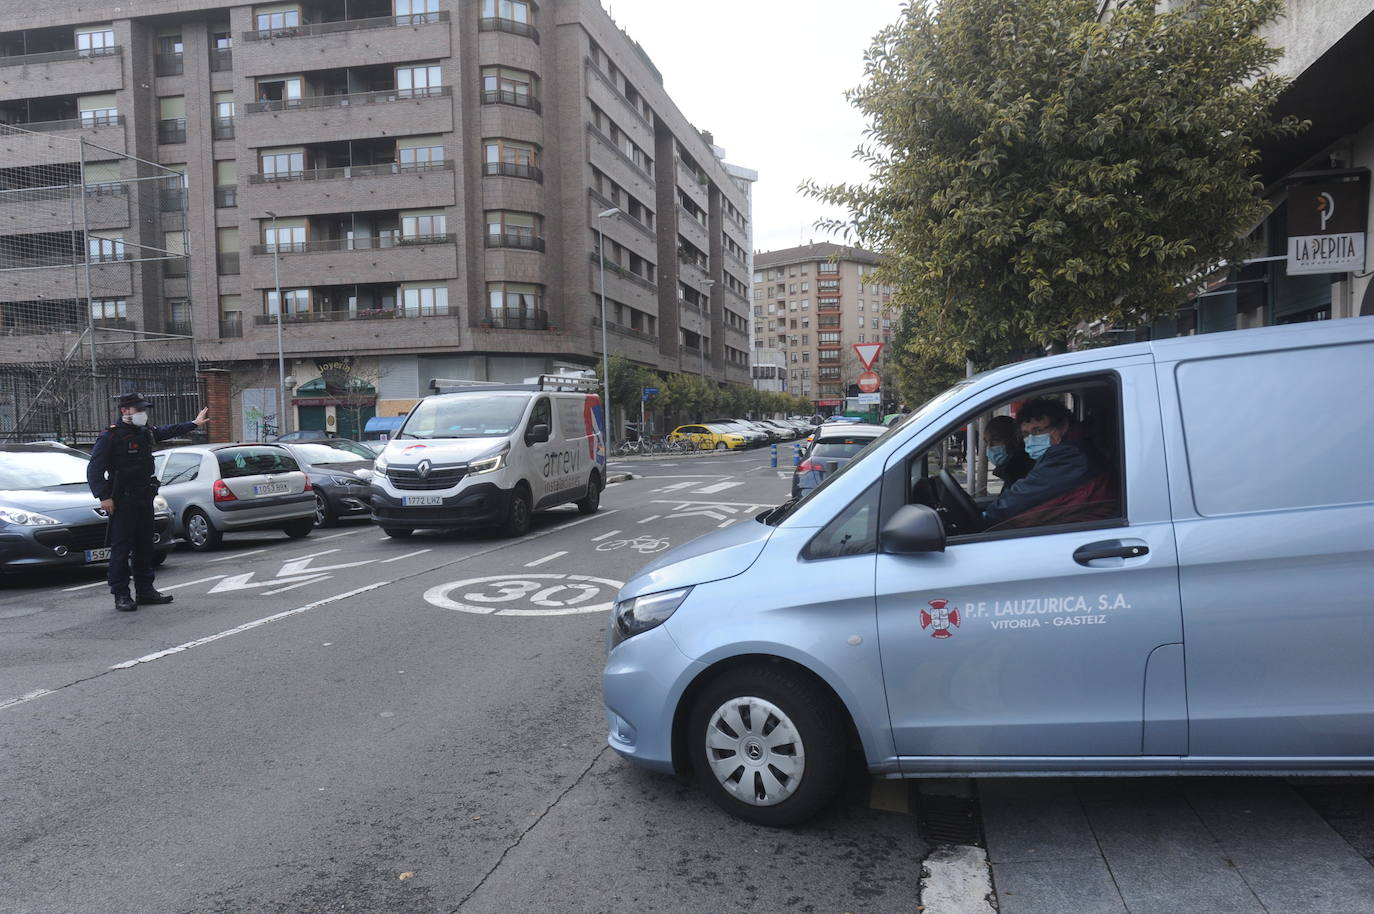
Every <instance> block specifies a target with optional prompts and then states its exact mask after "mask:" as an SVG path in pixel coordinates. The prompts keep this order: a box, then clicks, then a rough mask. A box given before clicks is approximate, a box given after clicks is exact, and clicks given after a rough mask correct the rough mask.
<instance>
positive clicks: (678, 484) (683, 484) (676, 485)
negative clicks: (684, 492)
mask: <svg viewBox="0 0 1374 914" xmlns="http://www.w3.org/2000/svg"><path fill="white" fill-rule="evenodd" d="M694 485H696V483H694V482H675V483H673V484H672V485H669V486H663V487H662V488H658V489H654V491H655V492H676V491H677V490H678V489H686V488H689V487H690V486H694Z"/></svg>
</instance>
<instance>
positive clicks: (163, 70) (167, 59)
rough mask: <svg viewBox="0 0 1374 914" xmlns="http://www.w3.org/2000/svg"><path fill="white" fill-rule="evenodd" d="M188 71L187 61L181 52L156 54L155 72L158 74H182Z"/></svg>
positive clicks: (154, 59)
mask: <svg viewBox="0 0 1374 914" xmlns="http://www.w3.org/2000/svg"><path fill="white" fill-rule="evenodd" d="M185 72H186V61H185V59H184V58H183V55H181V54H154V55H153V73H155V74H156V75H158V76H180V75H181V74H183V73H185Z"/></svg>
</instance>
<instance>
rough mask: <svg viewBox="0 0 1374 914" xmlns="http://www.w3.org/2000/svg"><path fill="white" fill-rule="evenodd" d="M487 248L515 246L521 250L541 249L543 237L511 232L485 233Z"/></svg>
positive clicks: (542, 248) (542, 247)
mask: <svg viewBox="0 0 1374 914" xmlns="http://www.w3.org/2000/svg"><path fill="white" fill-rule="evenodd" d="M487 247H489V248H517V249H519V250H523V251H541V252H542V251H543V250H544V239H543V238H540V237H539V236H538V235H520V234H513V233H511V232H505V233H502V234H499V235H497V234H492V233H490V232H488V233H487Z"/></svg>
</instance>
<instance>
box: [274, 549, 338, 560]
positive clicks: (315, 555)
mask: <svg viewBox="0 0 1374 914" xmlns="http://www.w3.org/2000/svg"><path fill="white" fill-rule="evenodd" d="M338 551H339V550H337V549H326V550H324V551H323V552H312V553H310V554H309V555H295V556H292V557H291V558H289V559H286V561H288V562H300V561H303V560H305V559H317V558H319V557H320V556H322V555H329V554H330V553H333V552H338Z"/></svg>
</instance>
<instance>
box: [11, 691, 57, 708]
mask: <svg viewBox="0 0 1374 914" xmlns="http://www.w3.org/2000/svg"><path fill="white" fill-rule="evenodd" d="M51 694H52V689H35V690H34V691H32V692H29V693H28V694H27V695H20V696H19V697H18V698H7V699H5V700H4V701H0V711H3V710H5V709H6V708H12V707H14V706H15V705H22V704H23V703H24V702H26V701H33V700H34V699H35V698H42V697H43V696H44V695H51Z"/></svg>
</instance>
